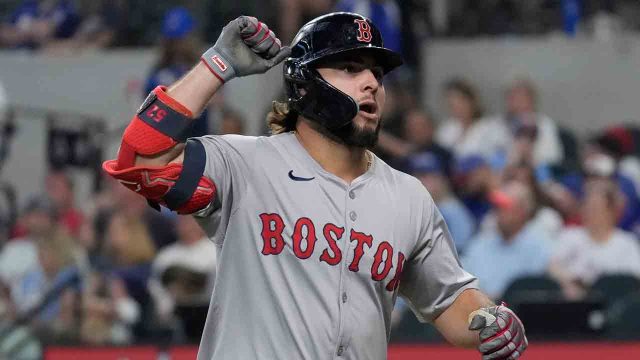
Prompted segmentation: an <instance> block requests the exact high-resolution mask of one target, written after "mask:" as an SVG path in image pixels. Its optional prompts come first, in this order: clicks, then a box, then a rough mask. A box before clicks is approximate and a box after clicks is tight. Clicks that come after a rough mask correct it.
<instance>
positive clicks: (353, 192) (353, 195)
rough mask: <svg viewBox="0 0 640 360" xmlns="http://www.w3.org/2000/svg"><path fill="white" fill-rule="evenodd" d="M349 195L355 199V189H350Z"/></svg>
mask: <svg viewBox="0 0 640 360" xmlns="http://www.w3.org/2000/svg"><path fill="white" fill-rule="evenodd" d="M349 197H350V198H351V199H352V200H353V199H355V198H356V192H355V191H353V190H351V191H349Z"/></svg>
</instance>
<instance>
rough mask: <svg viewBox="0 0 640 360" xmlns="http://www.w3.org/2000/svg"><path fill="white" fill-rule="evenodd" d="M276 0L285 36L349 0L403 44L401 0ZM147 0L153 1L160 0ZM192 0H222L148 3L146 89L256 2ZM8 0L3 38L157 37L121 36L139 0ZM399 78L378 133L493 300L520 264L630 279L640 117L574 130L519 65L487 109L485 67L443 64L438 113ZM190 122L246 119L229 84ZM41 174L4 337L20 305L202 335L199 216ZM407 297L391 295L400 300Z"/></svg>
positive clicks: (63, 327)
mask: <svg viewBox="0 0 640 360" xmlns="http://www.w3.org/2000/svg"><path fill="white" fill-rule="evenodd" d="M276 2H277V4H276V5H279V6H285V7H286V8H287V9H288V11H287V13H288V14H289V15H290V16H287V17H285V18H280V19H279V20H278V19H277V17H275V18H276V20H274V21H275V23H277V24H278V26H279V28H280V29H281V30H282V32H281V34H282V35H281V37H283V38H284V39H287V38H288V39H289V40H290V38H291V37H292V36H293V33H294V32H295V29H297V28H298V27H299V26H300V24H301V23H302V22H303V21H304V19H306V18H308V17H313V16H315V15H317V14H320V13H323V12H326V11H327V10H330V9H344V10H352V11H357V12H361V13H365V14H367V15H369V16H371V17H372V18H374V21H375V22H376V23H377V24H379V25H380V27H381V28H382V30H383V33H384V34H385V35H384V36H385V40H386V41H387V44H388V46H389V47H391V48H395V49H399V50H401V51H405V52H406V51H407V50H406V49H404V47H403V43H404V41H405V39H403V37H404V36H406V35H403V32H402V29H403V22H402V20H403V19H407V17H406V16H405V15H406V14H405V12H406V11H405V10H406V9H405V7H404V5H403V4H402V3H401V2H393V1H357V0H351V1H349V0H343V1H338V2H335V1H329V0H326V1H318V0H316V1H306V0H280V1H276ZM159 3H162V2H159ZM437 3H438V2H437V1H432V2H429V4H431V5H432V6H435V4H437ZM451 3H452V4H454V3H455V4H459V3H467V2H464V1H455V2H453V1H452V2H451ZM469 3H474V4H475V3H479V2H469ZM483 3H484V2H483ZM487 3H491V4H494V5H496V6H502V5H504V4H507V3H515V2H509V1H492V2H487ZM532 3H533V2H532ZM535 3H536V4H540V5H541V6H542V4H546V3H547V2H546V1H536V2H535ZM587 3H589V2H586V1H585V2H583V4H587ZM610 3H611V4H614V3H615V4H624V3H625V2H624V1H618V2H610ZM140 4H146V6H147V7H149V8H151V7H153V8H154V9H153V11H157V10H156V5H155V2H138V3H137V5H136V6H141V5H140ZM202 4H204V5H202V6H211V8H214V7H216V6H217V7H216V8H217V9H218V10H219V11H218V12H217V13H216V14H215V16H212V19H219V20H220V22H218V23H216V24H215V26H214V25H211V24H203V23H202V22H201V19H199V18H197V16H196V15H193V14H196V13H195V12H193V11H189V10H188V7H171V8H169V7H167V8H166V11H164V12H163V13H162V14H161V16H159V17H158V19H159V20H158V23H157V24H158V26H157V28H156V30H155V32H156V33H157V34H158V36H159V41H160V45H159V46H160V53H159V56H158V59H157V61H156V63H155V64H154V65H153V66H152V69H151V72H150V73H149V74H148V78H147V81H146V82H145V84H144V86H143V88H144V89H141V91H140V94H138V95H139V97H140V98H142V97H143V96H144V94H146V93H147V92H148V91H150V90H151V89H153V88H154V87H155V86H157V85H159V84H170V83H172V82H173V81H175V80H177V79H178V78H179V77H181V76H182V75H183V74H184V73H185V72H186V71H187V70H188V69H189V68H190V67H191V66H192V64H193V63H195V62H196V61H197V58H198V57H199V55H200V53H201V50H202V46H201V43H203V42H207V41H210V40H211V39H210V38H209V37H208V36H204V37H202V36H200V35H196V34H195V32H196V29H198V28H199V29H207V27H208V26H212V27H215V28H217V31H219V28H220V27H221V25H222V24H224V22H225V21H226V20H227V19H225V16H228V15H229V14H235V15H237V14H238V13H240V12H242V11H239V10H238V9H239V8H242V7H243V6H246V7H247V9H250V10H251V11H258V10H260V9H258V8H259V7H260V6H264V4H260V5H257V4H253V5H250V4H244V2H242V1H239V2H234V4H230V3H228V2H226V1H222V2H216V4H217V5H214V4H213V2H209V1H205V2H203V3H202ZM225 4H226V5H225ZM80 5H82V7H80ZM186 5H189V4H186ZM192 5H193V4H192ZM227 5H228V6H227ZM16 6H17V7H15V8H13V10H11V12H8V14H10V16H8V18H7V19H6V20H5V22H4V23H3V25H2V29H1V35H0V38H1V41H2V44H3V45H4V46H5V47H14V48H30V49H42V50H45V51H58V50H61V49H67V50H68V49H77V48H80V47H83V46H87V47H110V46H121V45H139V43H137V41H138V39H140V41H147V40H149V39H151V37H148V36H141V37H139V38H136V36H132V34H136V32H135V31H137V30H135V29H134V27H135V26H136V20H135V19H136V17H135V16H133V15H132V14H135V13H136V12H140V11H142V13H144V11H143V10H150V11H151V10H152V9H134V8H135V7H134V6H133V3H130V2H128V1H124V0H121V1H92V2H89V1H86V2H83V1H79V2H77V3H76V2H73V1H69V0H55V1H53V0H42V1H16ZM252 6H253V7H252ZM585 6H586V5H585ZM620 6H622V5H620ZM85 7H86V8H85ZM480 7H481V6H479V5H478V6H477V7H474V6H469V9H471V10H473V9H477V8H480ZM157 8H159V9H163V6H161V5H158V6H157ZM276 8H277V6H276ZM134 10H135V11H134ZM453 10H455V8H454V9H453ZM453 10H451V11H452V14H455V11H453ZM153 11H152V12H151V13H150V14H153ZM247 13H251V12H247ZM123 14H127V16H129V17H123ZM207 14H208V13H207ZM265 14H269V12H268V11H266V12H265ZM235 15H234V16H235ZM267 16H268V15H267ZM451 16H453V15H451ZM123 19H129V20H127V21H125V20H123ZM150 19H152V20H153V19H154V18H153V16H150ZM153 21H154V20H153ZM267 21H268V20H267ZM197 24H200V25H197ZM452 24H453V22H452ZM405 25H406V23H405ZM211 38H212V39H215V35H211ZM118 39H125V42H120V40H118ZM134 39H135V40H134ZM154 41H155V39H154ZM406 81H408V80H407V77H395V78H391V79H390V80H389V81H388V82H386V83H385V85H386V89H387V105H386V108H385V114H384V121H385V122H384V126H383V129H382V131H381V133H380V138H379V143H378V146H377V147H376V149H374V150H375V152H376V153H377V154H378V156H380V157H381V158H382V159H383V160H385V161H386V162H388V163H389V164H390V165H392V166H393V167H395V168H397V169H399V170H401V171H404V172H407V173H410V174H412V175H414V176H416V177H417V178H418V179H419V180H420V181H421V182H422V183H423V184H424V186H425V187H426V188H427V189H428V190H429V192H430V194H431V196H432V197H433V199H434V201H435V202H436V204H437V205H438V208H439V209H440V211H441V213H442V215H443V217H444V219H445V221H446V222H447V224H448V226H449V230H450V232H451V236H452V238H453V241H454V242H455V246H456V248H457V250H458V253H459V254H460V258H461V262H462V264H463V266H464V267H465V268H466V269H468V270H469V271H470V272H471V273H473V274H475V275H477V276H478V278H479V279H480V286H481V288H482V289H483V290H484V291H485V292H486V293H487V294H489V295H490V296H492V297H493V298H494V299H495V300H501V299H502V298H503V296H504V294H505V292H506V291H507V290H508V289H509V287H510V286H511V285H512V284H513V283H514V282H515V281H517V280H518V279H519V278H522V277H526V276H544V277H547V278H548V279H549V280H550V281H553V282H555V283H556V284H557V285H558V287H559V288H560V289H561V294H562V297H563V299H565V300H568V301H580V300H583V299H585V298H586V297H587V296H588V294H589V290H590V288H591V287H592V285H593V284H594V283H595V282H597V281H598V279H600V278H602V277H603V276H607V275H614V274H615V275H624V276H628V277H630V278H632V279H636V281H638V283H640V238H639V237H640V196H639V195H638V194H639V192H640V125H639V124H640V123H639V122H635V123H620V124H619V125H618V126H613V127H609V128H605V129H602V130H601V131H599V132H597V133H593V134H590V135H589V136H587V137H585V138H578V137H576V136H575V134H574V133H573V132H572V130H571V129H567V128H564V127H563V126H562V125H561V124H562V119H554V118H553V117H552V114H546V113H545V111H544V104H541V103H540V102H539V99H540V96H539V94H538V91H537V86H536V83H535V81H534V80H533V79H530V78H527V77H520V78H516V79H513V81H511V82H510V83H509V84H508V85H507V86H506V87H505V89H504V90H503V91H504V94H503V95H504V100H505V101H504V104H505V108H504V109H503V110H502V111H500V112H499V113H487V112H486V111H485V108H484V106H483V103H482V98H483V96H482V94H480V93H479V92H478V87H477V86H481V85H482V84H473V83H471V82H470V81H468V80H466V79H465V78H464V77H458V78H452V79H450V80H449V81H447V82H446V83H444V84H442V92H441V101H442V103H443V104H446V107H447V111H448V114H447V116H446V117H443V118H440V119H436V118H435V117H434V115H433V114H432V113H431V112H430V110H429V108H435V107H436V104H421V103H420V102H419V101H418V97H417V96H416V94H415V92H413V91H412V90H410V89H411V88H410V87H408V86H407V84H406ZM629 116H630V117H633V116H637V114H629ZM196 124H197V125H196V126H195V127H194V129H193V134H192V135H193V136H199V135H203V134H209V133H218V134H225V133H236V134H243V133H245V125H246V124H245V120H244V119H243V118H242V116H241V115H240V114H239V113H238V112H235V111H233V110H232V109H230V108H228V107H227V106H226V105H225V101H224V99H223V98H216V99H214V101H213V102H212V104H211V106H210V108H209V109H208V111H206V112H204V113H203V114H202V115H201V117H200V118H199V119H198V120H197V123H196ZM42 189H43V193H41V194H33V195H31V196H30V197H29V201H27V203H26V204H24V206H22V207H21V209H20V213H19V216H18V218H17V221H16V222H15V224H13V226H12V227H11V228H10V230H9V231H8V234H7V236H5V237H4V238H2V239H0V339H1V338H2V336H3V332H4V331H9V330H11V327H12V326H13V327H15V325H23V324H27V323H28V324H30V328H31V329H32V331H34V332H35V333H36V334H37V335H38V338H40V339H43V340H44V341H45V342H55V343H78V342H81V343H86V344H92V345H106V344H130V343H133V342H139V341H145V342H150V341H153V342H159V343H162V342H165V343H168V342H169V341H170V342H172V343H181V342H182V343H192V342H197V341H199V336H200V330H201V329H202V326H203V325H204V319H205V317H206V311H207V305H208V300H209V297H210V293H211V289H212V287H213V284H214V283H215V264H216V258H215V251H214V246H215V245H214V244H213V243H212V242H210V241H209V240H208V239H206V238H205V236H204V234H203V232H202V231H201V230H200V228H199V227H198V225H197V224H196V223H195V221H194V220H193V219H192V218H190V217H184V216H176V215H175V214H172V213H170V212H166V211H164V210H163V211H161V212H157V211H156V210H154V209H152V208H151V207H149V206H148V204H147V203H146V202H145V200H144V199H142V198H141V197H139V196H138V195H136V194H135V193H133V192H131V191H129V190H127V189H126V188H125V187H123V186H121V185H120V184H119V183H117V182H115V181H112V180H111V179H109V178H107V177H105V178H104V182H103V186H102V190H101V191H100V192H98V193H96V194H95V195H94V196H93V197H92V199H91V200H90V201H89V202H88V203H83V204H82V205H81V206H80V205H79V204H77V203H76V201H75V197H76V191H75V188H74V181H73V178H72V176H71V175H70V173H69V172H68V171H67V170H66V169H64V168H53V167H52V168H51V169H49V172H48V174H47V176H46V178H45V179H43V184H42ZM639 288H640V286H639ZM403 310H405V308H404V307H403V305H402V303H400V305H399V307H398V313H402V311H403ZM7 324H10V326H9V328H7V327H6V325H7ZM7 329H9V330H7ZM0 346H1V341H0Z"/></svg>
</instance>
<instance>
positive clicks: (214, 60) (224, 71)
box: [200, 47, 236, 83]
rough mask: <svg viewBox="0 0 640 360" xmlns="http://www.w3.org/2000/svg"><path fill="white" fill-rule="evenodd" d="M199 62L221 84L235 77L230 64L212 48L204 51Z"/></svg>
mask: <svg viewBox="0 0 640 360" xmlns="http://www.w3.org/2000/svg"><path fill="white" fill-rule="evenodd" d="M200 60H201V61H202V62H203V63H204V64H205V65H207V67H208V68H209V70H211V72H212V73H213V75H215V76H216V77H217V78H218V79H219V80H220V81H222V82H223V83H225V82H227V81H229V80H231V79H233V78H234V77H236V72H235V70H233V67H232V66H231V63H230V62H229V61H228V60H226V59H225V58H224V56H223V55H222V54H220V52H219V51H218V50H216V49H215V48H214V47H212V48H210V49H209V50H207V51H205V53H204V54H202V57H201V58H200Z"/></svg>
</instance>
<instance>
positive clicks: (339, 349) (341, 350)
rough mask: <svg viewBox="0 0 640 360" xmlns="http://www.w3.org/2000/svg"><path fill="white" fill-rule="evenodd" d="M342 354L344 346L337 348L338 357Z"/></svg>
mask: <svg viewBox="0 0 640 360" xmlns="http://www.w3.org/2000/svg"><path fill="white" fill-rule="evenodd" d="M343 353H344V346H342V345H340V346H338V356H342V354H343Z"/></svg>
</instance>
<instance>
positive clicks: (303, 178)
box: [289, 170, 315, 181]
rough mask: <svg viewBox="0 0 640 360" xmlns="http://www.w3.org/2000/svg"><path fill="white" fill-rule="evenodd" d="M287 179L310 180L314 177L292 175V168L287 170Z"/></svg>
mask: <svg viewBox="0 0 640 360" xmlns="http://www.w3.org/2000/svg"><path fill="white" fill-rule="evenodd" d="M289 179H291V180H294V181H311V180H313V179H315V177H310V178H305V177H299V176H295V175H293V170H291V171H289Z"/></svg>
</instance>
